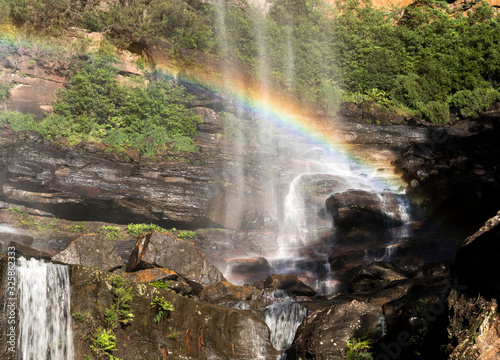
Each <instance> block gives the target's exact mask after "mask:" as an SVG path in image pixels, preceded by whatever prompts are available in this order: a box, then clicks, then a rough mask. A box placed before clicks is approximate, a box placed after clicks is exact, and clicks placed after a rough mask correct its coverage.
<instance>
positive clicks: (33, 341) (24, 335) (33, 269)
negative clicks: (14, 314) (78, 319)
mask: <svg viewBox="0 0 500 360" xmlns="http://www.w3.org/2000/svg"><path fill="white" fill-rule="evenodd" d="M17 279H18V289H19V290H18V291H19V334H18V349H19V351H20V354H21V356H20V358H21V359H22V360H39V359H50V360H73V357H74V355H73V337H72V331H71V314H70V279H69V270H68V267H67V266H64V265H56V264H52V263H45V262H42V261H39V260H36V259H31V260H26V259H25V258H23V257H21V258H19V259H18V262H17Z"/></svg>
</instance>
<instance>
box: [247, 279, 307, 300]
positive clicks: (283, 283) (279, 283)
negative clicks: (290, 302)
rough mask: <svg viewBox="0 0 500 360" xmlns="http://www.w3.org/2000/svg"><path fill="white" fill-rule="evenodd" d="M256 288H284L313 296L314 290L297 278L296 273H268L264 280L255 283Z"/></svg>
mask: <svg viewBox="0 0 500 360" xmlns="http://www.w3.org/2000/svg"><path fill="white" fill-rule="evenodd" d="M255 286H256V287H257V288H261V289H273V290H286V291H288V292H290V293H292V294H294V295H297V296H314V295H316V291H314V290H313V289H312V288H311V287H310V286H308V285H306V284H304V283H303V282H302V281H300V280H299V278H298V276H297V275H292V274H289V275H276V274H272V275H269V276H268V277H267V278H266V279H265V280H262V281H259V282H257V283H255Z"/></svg>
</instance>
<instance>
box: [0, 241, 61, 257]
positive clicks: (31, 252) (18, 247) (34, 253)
mask: <svg viewBox="0 0 500 360" xmlns="http://www.w3.org/2000/svg"><path fill="white" fill-rule="evenodd" d="M8 248H14V249H15V250H14V252H15V253H16V256H24V257H25V258H26V259H31V258H35V259H39V260H40V259H43V260H50V258H51V256H52V255H51V254H49V253H47V252H45V251H42V250H38V249H35V248H33V247H31V246H29V245H25V244H21V243H18V242H15V241H11V242H9V245H8V247H7V249H8Z"/></svg>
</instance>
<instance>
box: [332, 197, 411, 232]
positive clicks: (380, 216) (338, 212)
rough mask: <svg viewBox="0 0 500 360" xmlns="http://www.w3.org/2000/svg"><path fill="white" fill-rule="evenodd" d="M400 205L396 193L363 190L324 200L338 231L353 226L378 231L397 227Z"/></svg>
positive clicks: (399, 218)
mask: <svg viewBox="0 0 500 360" xmlns="http://www.w3.org/2000/svg"><path fill="white" fill-rule="evenodd" d="M399 204H400V203H399V199H398V195H396V194H393V193H382V194H376V193H373V192H368V191H364V190H347V191H344V192H341V193H338V194H333V195H332V196H330V197H329V198H328V199H327V200H326V207H327V209H328V211H329V212H330V214H332V217H333V222H334V224H335V227H336V228H338V229H340V230H349V229H351V228H353V227H358V228H363V229H373V230H377V229H378V230H380V229H384V227H397V226H400V225H401V224H402V219H401V214H400V211H399Z"/></svg>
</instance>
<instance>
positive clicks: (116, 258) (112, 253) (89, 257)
mask: <svg viewBox="0 0 500 360" xmlns="http://www.w3.org/2000/svg"><path fill="white" fill-rule="evenodd" d="M52 261H55V262H59V263H62V264H68V265H83V266H87V267H95V268H97V269H99V270H102V271H112V270H115V269H118V268H120V267H122V266H123V259H122V258H121V256H120V255H118V253H117V252H116V250H115V248H114V247H113V242H112V241H111V240H109V239H106V236H105V235H98V234H90V235H85V236H82V237H79V238H78V239H76V240H75V241H73V242H72V243H71V244H70V245H69V246H68V248H66V250H63V251H61V252H60V253H59V254H57V255H55V256H53V257H52Z"/></svg>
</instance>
